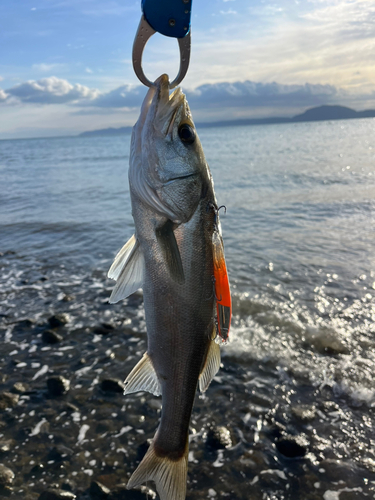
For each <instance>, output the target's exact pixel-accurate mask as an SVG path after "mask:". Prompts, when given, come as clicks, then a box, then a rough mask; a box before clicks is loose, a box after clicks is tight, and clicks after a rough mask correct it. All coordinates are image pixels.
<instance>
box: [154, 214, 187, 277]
mask: <svg viewBox="0 0 375 500" xmlns="http://www.w3.org/2000/svg"><path fill="white" fill-rule="evenodd" d="M173 225H174V224H173V222H172V221H171V220H167V222H166V223H165V224H164V225H163V226H162V227H161V228H159V229H157V230H156V238H157V240H158V243H159V246H160V249H161V251H162V255H163V257H164V262H165V264H166V266H167V269H168V271H169V274H170V275H171V277H172V279H173V280H174V281H176V282H177V283H178V284H180V285H183V284H184V283H185V276H184V268H183V267H182V260H181V255H180V250H179V248H178V245H177V241H176V237H175V235H174V232H173Z"/></svg>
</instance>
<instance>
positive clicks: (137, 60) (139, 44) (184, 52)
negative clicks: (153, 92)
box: [133, 16, 191, 89]
mask: <svg viewBox="0 0 375 500" xmlns="http://www.w3.org/2000/svg"><path fill="white" fill-rule="evenodd" d="M155 33H156V31H155V30H154V29H153V28H151V26H150V25H149V23H148V22H147V21H146V19H145V17H144V16H142V17H141V21H140V23H139V26H138V30H137V33H136V35H135V39H134V44H133V68H134V72H135V74H136V75H137V77H138V79H139V80H140V81H141V82H142V83H143V84H144V85H146V86H147V87H151V86H152V85H153V82H151V81H150V80H149V79H148V78H147V77H146V75H145V74H144V72H143V68H142V54H143V50H144V48H145V45H146V43H147V41H148V40H149V38H151V37H152V35H154V34H155ZM177 40H178V45H179V48H180V69H179V71H178V75H177V76H176V78H175V79H174V80H173V81H172V82H171V83H170V84H169V88H170V89H173V88H174V87H176V86H177V85H178V84H179V83H181V81H182V80H183V79H184V77H185V75H186V73H187V70H188V68H189V62H190V46H191V34H190V31H189V33H187V35H186V36H184V37H183V38H177Z"/></svg>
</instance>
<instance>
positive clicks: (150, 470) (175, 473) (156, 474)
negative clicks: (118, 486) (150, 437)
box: [127, 442, 189, 500]
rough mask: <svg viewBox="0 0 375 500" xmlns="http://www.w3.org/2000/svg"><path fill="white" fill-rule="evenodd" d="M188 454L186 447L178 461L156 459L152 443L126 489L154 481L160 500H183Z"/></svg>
mask: <svg viewBox="0 0 375 500" xmlns="http://www.w3.org/2000/svg"><path fill="white" fill-rule="evenodd" d="M188 452H189V449H188V446H186V450H185V453H184V455H183V456H182V457H181V458H179V459H178V460H171V459H170V458H168V457H158V456H157V454H156V452H155V447H154V443H153V442H152V443H151V445H150V447H149V449H148V450H147V453H146V455H145V456H144V457H143V460H142V462H141V463H140V464H139V465H138V468H137V469H136V470H135V472H134V473H133V475H132V476H131V478H130V479H129V482H128V484H127V489H128V490H129V489H131V488H134V487H135V486H139V485H140V484H143V483H145V482H146V481H154V482H155V485H156V490H157V492H158V494H159V497H160V500H185V497H186V477H187V462H188Z"/></svg>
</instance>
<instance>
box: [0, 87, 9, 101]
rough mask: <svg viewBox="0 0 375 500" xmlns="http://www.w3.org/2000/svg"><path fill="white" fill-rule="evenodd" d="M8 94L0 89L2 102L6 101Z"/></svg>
mask: <svg viewBox="0 0 375 500" xmlns="http://www.w3.org/2000/svg"><path fill="white" fill-rule="evenodd" d="M7 97H8V96H7V94H6V93H5V92H4V90H2V89H0V102H2V101H5V100H6V99H7Z"/></svg>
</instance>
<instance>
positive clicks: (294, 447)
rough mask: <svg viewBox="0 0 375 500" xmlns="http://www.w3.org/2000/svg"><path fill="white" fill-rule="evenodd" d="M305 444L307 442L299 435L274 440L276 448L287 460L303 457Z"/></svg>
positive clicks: (305, 449)
mask: <svg viewBox="0 0 375 500" xmlns="http://www.w3.org/2000/svg"><path fill="white" fill-rule="evenodd" d="M307 444H308V443H307V440H306V439H305V438H304V437H303V436H301V435H299V436H290V435H285V436H283V437H281V438H279V439H277V440H276V448H277V449H278V451H279V452H280V453H281V454H282V455H284V457H288V458H296V457H304V456H305V455H306V453H307Z"/></svg>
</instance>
